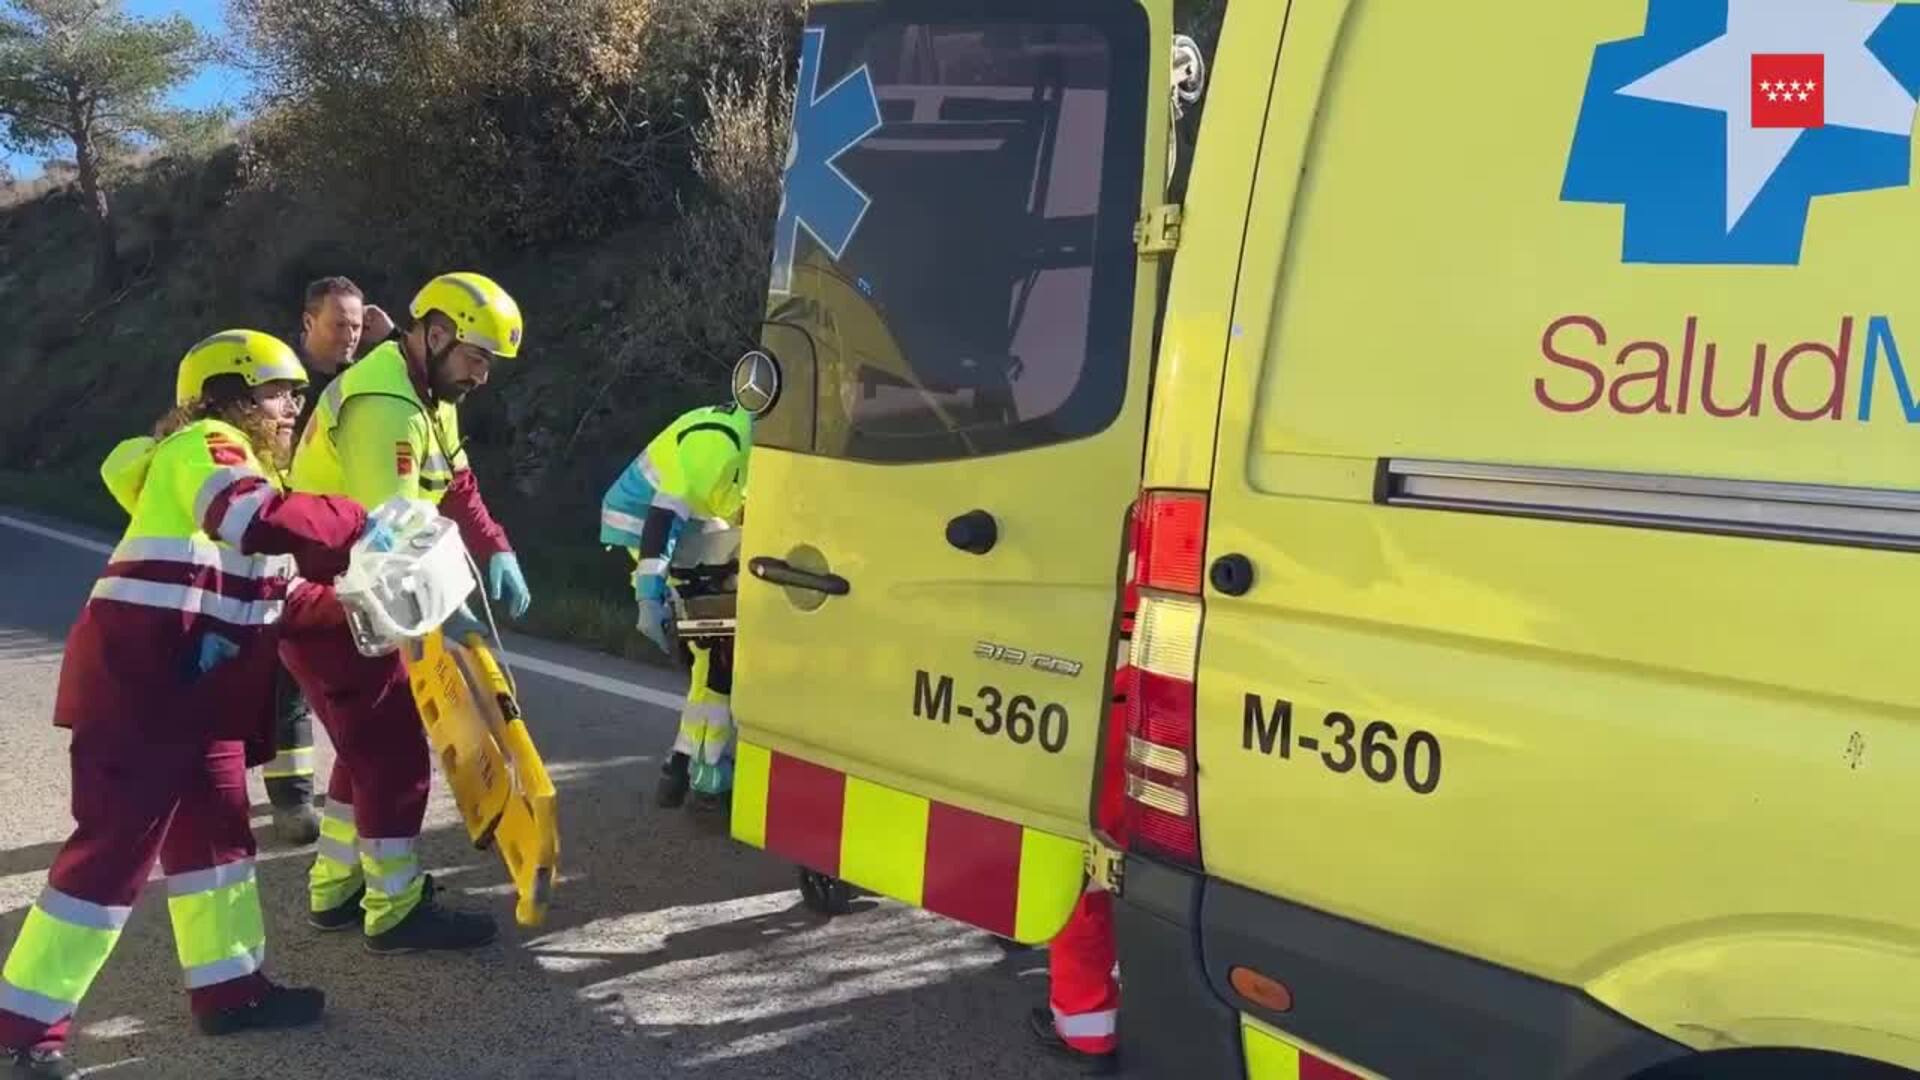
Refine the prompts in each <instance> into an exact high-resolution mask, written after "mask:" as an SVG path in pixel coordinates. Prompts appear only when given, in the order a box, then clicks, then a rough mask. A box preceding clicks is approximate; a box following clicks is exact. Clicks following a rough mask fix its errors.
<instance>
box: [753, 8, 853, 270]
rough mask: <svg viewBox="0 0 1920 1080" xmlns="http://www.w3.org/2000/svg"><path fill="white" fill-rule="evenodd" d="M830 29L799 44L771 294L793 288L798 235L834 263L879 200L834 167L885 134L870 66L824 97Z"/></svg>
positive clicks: (809, 34) (810, 32)
mask: <svg viewBox="0 0 1920 1080" xmlns="http://www.w3.org/2000/svg"><path fill="white" fill-rule="evenodd" d="M826 40H827V32H826V31H825V30H808V31H807V32H806V34H805V35H804V36H803V37H802V38H801V41H800V70H799V79H798V85H797V86H796V87H795V93H794V105H793V138H792V141H791V142H790V143H788V145H787V171H786V176H785V178H784V179H783V180H782V181H781V188H780V219H779V221H778V223H777V224H776V225H775V227H774V238H773V278H772V281H771V283H770V284H769V286H768V287H769V289H770V290H771V291H773V292H776V293H781V294H785V293H789V292H792V291H793V260H794V256H795V254H796V252H797V249H798V247H799V244H800V230H801V229H802V228H805V229H806V230H807V235H809V236H811V237H813V238H814V240H816V241H818V242H819V244H820V246H821V247H823V248H825V249H827V252H828V253H829V254H831V255H832V256H833V257H834V258H835V259H838V258H839V257H840V256H841V255H842V254H843V253H844V252H845V251H846V250H847V245H848V244H850V243H852V242H853V235H854V233H856V232H858V231H859V229H860V221H861V219H862V218H864V217H866V215H867V207H868V206H869V205H870V204H871V203H872V202H873V200H872V199H870V198H868V197H867V193H866V192H864V191H861V190H860V189H859V187H857V186H855V184H854V182H853V181H851V180H849V179H847V176H846V174H845V173H843V172H841V171H840V167H839V166H838V165H836V164H834V162H835V161H836V160H837V159H838V158H839V157H840V155H842V154H844V153H846V152H847V151H848V150H850V149H852V148H853V147H854V146H856V145H858V144H859V142H860V141H861V140H862V139H865V138H866V137H867V136H869V135H871V134H873V133H874V132H875V131H878V130H879V129H880V99H879V97H878V96H877V95H875V94H874V92H873V76H872V75H870V74H869V73H868V72H867V68H866V65H865V64H862V65H861V66H860V67H858V68H855V69H854V70H853V71H852V72H850V73H848V74H847V76H846V77H845V78H842V79H841V80H840V81H839V82H837V83H834V84H833V86H832V87H831V88H829V89H828V90H827V92H826V93H824V94H823V93H820V92H819V89H820V53H821V51H822V49H823V48H824V47H825V45H826Z"/></svg>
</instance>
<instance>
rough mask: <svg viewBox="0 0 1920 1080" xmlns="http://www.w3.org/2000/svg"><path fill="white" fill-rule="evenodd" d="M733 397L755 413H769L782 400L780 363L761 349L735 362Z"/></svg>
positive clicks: (750, 412) (744, 407) (753, 414)
mask: <svg viewBox="0 0 1920 1080" xmlns="http://www.w3.org/2000/svg"><path fill="white" fill-rule="evenodd" d="M733 400H734V403H735V404H737V405H739V406H740V407H741V408H743V409H745V410H747V412H748V414H750V415H752V416H765V415H766V414H767V410H769V409H771V408H773V405H774V403H775V402H777V401H779V400H780V365H779V364H778V363H777V362H775V361H774V359H773V357H771V356H768V355H767V354H766V353H764V352H761V351H760V350H758V349H755V350H753V351H752V352H749V353H747V354H746V355H745V356H742V357H741V358H740V359H739V360H738V361H737V362H735V363H734V365H733Z"/></svg>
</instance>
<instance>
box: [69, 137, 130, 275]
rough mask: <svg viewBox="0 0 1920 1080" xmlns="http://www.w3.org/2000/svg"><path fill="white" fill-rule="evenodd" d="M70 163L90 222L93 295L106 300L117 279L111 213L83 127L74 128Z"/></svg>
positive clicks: (90, 140)
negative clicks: (91, 225) (92, 247)
mask: <svg viewBox="0 0 1920 1080" xmlns="http://www.w3.org/2000/svg"><path fill="white" fill-rule="evenodd" d="M74 130H75V131H76V132H78V134H76V135H75V136H74V138H73V163H74V165H75V166H76V167H77V168H78V169H79V172H80V194H81V195H82V196H84V197H85V200H86V204H87V214H88V215H89V216H91V217H92V218H93V227H94V245H95V246H94V257H93V291H94V292H95V293H96V294H98V295H100V296H106V295H108V294H109V293H111V292H112V291H113V287H114V286H115V285H116V284H117V283H118V282H117V279H118V277H119V262H120V260H119V254H118V251H117V246H116V245H115V244H114V241H113V213H112V211H111V210H110V209H109V208H108V206H107V192H106V189H105V188H102V187H101V186H100V154H99V150H98V148H96V147H95V146H94V143H93V136H92V134H91V133H89V132H88V131H87V130H86V128H85V127H84V125H81V124H75V127H74Z"/></svg>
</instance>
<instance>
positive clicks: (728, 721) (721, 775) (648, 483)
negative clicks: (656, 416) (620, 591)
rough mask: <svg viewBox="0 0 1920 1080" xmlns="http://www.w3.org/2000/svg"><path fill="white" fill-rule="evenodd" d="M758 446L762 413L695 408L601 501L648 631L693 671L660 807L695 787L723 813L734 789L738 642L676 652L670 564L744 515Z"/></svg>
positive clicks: (701, 802) (606, 537)
mask: <svg viewBox="0 0 1920 1080" xmlns="http://www.w3.org/2000/svg"><path fill="white" fill-rule="evenodd" d="M752 449H753V417H752V416H751V415H750V414H748V413H747V411H746V410H744V409H742V408H740V407H739V406H738V405H733V404H727V405H708V406H702V407H700V408H697V409H692V410H689V411H688V412H686V413H683V414H681V416H680V417H679V418H678V419H676V420H675V421H674V422H673V423H671V424H668V425H667V427H666V430H664V431H662V432H660V434H658V435H656V436H654V439H653V441H652V442H650V443H648V444H647V447H646V449H645V450H642V451H641V452H640V454H639V456H638V457H635V458H634V459H633V462H632V463H631V464H629V465H628V466H627V467H626V469H624V470H623V471H622V472H621V473H620V477H619V479H617V480H615V481H614V482H613V484H612V486H610V487H609V488H607V493H606V495H605V496H604V497H603V498H602V500H601V503H600V542H601V543H603V544H607V545H609V546H619V547H624V548H626V549H627V552H628V554H630V555H631V556H632V557H633V559H634V563H635V567H634V578H633V581H634V597H635V599H636V600H637V601H638V603H639V608H640V615H639V622H638V627H639V630H640V632H641V633H643V634H645V635H646V636H647V638H648V640H650V641H652V642H653V643H654V644H655V645H657V646H659V647H660V651H662V652H665V653H669V654H675V653H677V654H678V655H679V656H680V658H681V660H682V662H683V663H686V664H687V665H688V666H689V667H691V668H692V678H691V680H690V685H689V686H688V688H687V704H686V707H685V709H684V710H683V711H682V712H681V714H680V732H679V734H678V736H676V737H675V739H674V743H673V753H672V754H671V755H670V756H669V757H668V758H667V761H666V764H665V765H663V766H662V767H661V773H662V774H663V775H662V777H661V780H660V786H659V789H658V795H657V801H658V802H659V804H660V805H661V806H678V805H680V804H681V803H682V802H683V801H685V800H686V797H687V791H688V789H689V788H691V789H692V790H693V792H694V795H695V806H696V807H698V808H709V807H715V806H718V805H719V803H720V801H721V798H722V796H724V795H726V794H727V792H728V791H730V790H731V789H732V787H733V710H732V706H731V705H730V704H729V699H730V697H731V696H732V693H733V643H732V642H731V641H722V642H713V643H708V642H701V643H699V644H693V643H685V644H680V645H679V646H678V648H677V649H676V647H675V642H674V636H673V632H672V614H671V612H670V609H669V608H668V605H667V596H668V591H669V585H668V582H667V564H668V562H669V561H670V560H671V559H672V557H673V547H674V544H675V543H676V541H678V539H679V538H680V536H681V535H682V533H683V532H685V531H686V530H688V529H698V528H701V527H704V526H707V525H710V524H714V523H720V522H732V521H734V520H736V519H737V518H739V516H740V513H741V510H742V508H743V507H744V505H745V502H746V489H747V458H748V455H749V453H750V452H751V451H752Z"/></svg>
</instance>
